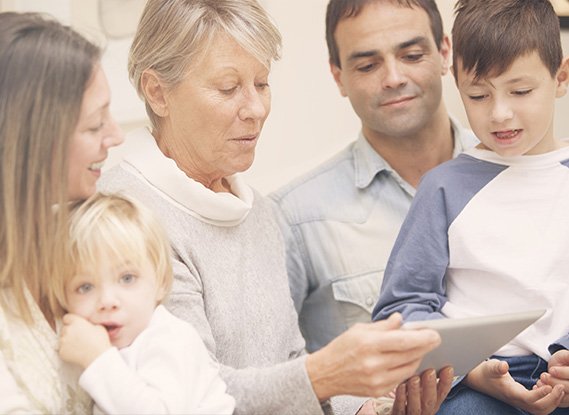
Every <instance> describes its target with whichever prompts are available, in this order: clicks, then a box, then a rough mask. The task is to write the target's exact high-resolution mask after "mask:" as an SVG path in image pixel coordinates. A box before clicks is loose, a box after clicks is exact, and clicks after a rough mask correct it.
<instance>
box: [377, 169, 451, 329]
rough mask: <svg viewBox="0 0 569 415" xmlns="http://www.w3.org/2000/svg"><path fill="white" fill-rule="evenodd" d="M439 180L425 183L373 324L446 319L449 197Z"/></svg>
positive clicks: (407, 222) (402, 236)
mask: <svg viewBox="0 0 569 415" xmlns="http://www.w3.org/2000/svg"><path fill="white" fill-rule="evenodd" d="M439 178H440V175H437V176H436V177H434V178H433V177H432V176H431V175H427V176H426V177H425V179H424V180H423V181H422V182H421V185H420V186H419V189H418V191H417V194H416V196H415V198H414V200H413V203H412V205H411V208H410V210H409V213H408V214H407V217H406V219H405V221H404V222H403V225H402V227H401V230H400V232H399V235H398V237H397V240H396V241H395V245H394V247H393V250H392V252H391V255H390V257H389V261H388V263H387V268H386V271H385V276H384V279H383V285H382V287H381V293H380V296H379V300H378V302H377V304H376V306H375V309H374V311H373V320H381V319H385V318H387V317H388V316H389V315H391V314H393V313H395V312H399V313H401V314H402V315H403V318H404V320H427V319H435V318H442V317H443V315H442V314H441V309H442V307H443V306H444V304H445V303H446V294H445V283H444V276H445V272H446V268H447V266H448V263H449V249H448V223H449V218H448V209H447V200H446V199H447V194H448V192H446V191H445V189H444V186H442V185H440V184H439V183H438V182H439Z"/></svg>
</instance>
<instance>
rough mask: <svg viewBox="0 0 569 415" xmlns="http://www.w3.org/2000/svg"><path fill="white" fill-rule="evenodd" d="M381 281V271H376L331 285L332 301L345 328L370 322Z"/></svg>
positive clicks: (343, 279)
mask: <svg viewBox="0 0 569 415" xmlns="http://www.w3.org/2000/svg"><path fill="white" fill-rule="evenodd" d="M382 280H383V270H381V271H379V270H376V271H372V272H369V273H365V274H360V275H356V276H351V277H347V278H342V279H340V280H337V281H334V282H333V283H332V292H333V295H334V300H336V302H337V305H338V309H339V311H340V314H341V315H342V317H343V319H344V323H345V324H346V326H347V327H350V326H352V325H353V324H355V323H358V322H361V323H368V322H370V321H371V313H372V311H373V308H374V307H375V303H376V302H377V298H378V296H379V289H380V287H381V282H382Z"/></svg>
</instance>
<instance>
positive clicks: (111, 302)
mask: <svg viewBox="0 0 569 415" xmlns="http://www.w3.org/2000/svg"><path fill="white" fill-rule="evenodd" d="M118 308H119V300H118V298H117V296H116V293H115V292H114V290H112V289H110V288H102V289H101V291H100V295H99V310H100V311H112V310H116V309H118Z"/></svg>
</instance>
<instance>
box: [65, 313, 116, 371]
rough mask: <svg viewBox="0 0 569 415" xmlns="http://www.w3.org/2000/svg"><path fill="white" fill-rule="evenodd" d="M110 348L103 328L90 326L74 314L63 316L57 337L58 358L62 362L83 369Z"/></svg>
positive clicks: (107, 336)
mask: <svg viewBox="0 0 569 415" xmlns="http://www.w3.org/2000/svg"><path fill="white" fill-rule="evenodd" d="M110 348H111V342H110V340H109V335H108V334H107V330H105V328H104V327H103V326H96V325H94V324H91V323H90V322H89V321H87V320H85V319H84V318H83V317H80V316H78V315H76V314H66V315H64V316H63V327H62V329H61V333H60V336H59V356H60V357H61V359H62V360H64V361H66V362H69V363H74V364H77V365H79V366H81V367H82V368H83V369H85V368H87V366H89V365H90V364H91V363H92V362H93V361H94V360H95V359H96V358H97V357H99V356H100V355H101V354H103V352H105V351H106V350H107V349H110Z"/></svg>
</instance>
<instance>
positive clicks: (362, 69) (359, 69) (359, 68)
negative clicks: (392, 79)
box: [357, 63, 375, 72]
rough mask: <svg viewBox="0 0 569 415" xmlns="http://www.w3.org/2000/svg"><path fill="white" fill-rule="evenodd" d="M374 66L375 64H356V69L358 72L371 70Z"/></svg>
mask: <svg viewBox="0 0 569 415" xmlns="http://www.w3.org/2000/svg"><path fill="white" fill-rule="evenodd" d="M374 68H375V64H373V63H369V64H367V65H363V66H358V67H357V71H358V72H371V71H372V70H373V69H374Z"/></svg>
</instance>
